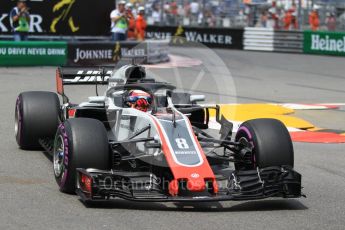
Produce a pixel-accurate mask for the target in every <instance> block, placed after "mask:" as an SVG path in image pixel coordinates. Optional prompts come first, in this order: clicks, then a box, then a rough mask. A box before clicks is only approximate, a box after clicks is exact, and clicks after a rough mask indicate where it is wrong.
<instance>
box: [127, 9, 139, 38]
mask: <svg viewBox="0 0 345 230" xmlns="http://www.w3.org/2000/svg"><path fill="white" fill-rule="evenodd" d="M126 13H127V17H128V32H127V39H129V40H135V39H136V38H137V36H136V32H135V16H134V15H133V4H132V3H127V4H126Z"/></svg>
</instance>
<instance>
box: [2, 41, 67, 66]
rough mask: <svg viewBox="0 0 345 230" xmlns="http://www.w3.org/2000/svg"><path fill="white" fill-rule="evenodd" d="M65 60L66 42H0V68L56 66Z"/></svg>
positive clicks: (63, 63) (62, 63)
mask: <svg viewBox="0 0 345 230" xmlns="http://www.w3.org/2000/svg"><path fill="white" fill-rule="evenodd" d="M66 60H67V43H66V42H34V41H30V42H12V41H0V66H33V65H42V66H44V65H52V66H56V65H65V63H66Z"/></svg>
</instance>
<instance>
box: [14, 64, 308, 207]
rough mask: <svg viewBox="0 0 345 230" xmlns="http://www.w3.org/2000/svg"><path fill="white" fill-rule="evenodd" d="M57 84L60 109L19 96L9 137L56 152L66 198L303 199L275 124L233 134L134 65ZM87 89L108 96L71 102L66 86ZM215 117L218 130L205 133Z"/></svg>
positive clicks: (38, 97) (63, 76)
mask: <svg viewBox="0 0 345 230" xmlns="http://www.w3.org/2000/svg"><path fill="white" fill-rule="evenodd" d="M56 83H57V93H58V94H59V95H60V96H61V101H62V103H61V104H60V99H59V97H58V94H56V93H52V92H41V91H32V92H24V93H21V94H20V95H19V96H18V98H17V102H16V109H15V135H16V140H17V143H18V145H19V146H20V148H22V149H27V150H29V149H38V148H44V150H45V151H46V152H48V153H49V154H51V155H52V161H53V168H54V175H55V178H56V182H57V184H58V186H59V188H60V190H61V191H62V192H66V193H77V194H78V195H79V196H80V197H81V199H82V200H83V201H87V202H91V201H96V200H108V199H114V198H123V199H127V200H133V201H157V202H165V201H173V202H177V201H181V202H201V201H225V200H253V199H263V198H268V197H282V198H297V197H301V196H302V193H301V189H302V187H301V175H300V174H299V173H297V172H296V171H294V169H293V166H294V151H293V145H292V142H291V138H290V135H289V133H288V130H287V129H286V127H285V126H284V125H283V124H282V123H281V122H280V121H278V120H274V119H255V120H249V121H246V122H244V123H243V124H242V125H241V126H240V127H239V129H238V131H237V133H236V134H233V133H232V129H233V124H232V123H231V122H230V121H228V120H227V119H226V118H225V117H224V116H222V115H221V111H220V107H219V106H218V105H214V106H210V105H207V106H206V105H201V104H198V102H200V101H203V100H204V96H203V95H190V94H188V93H181V92H177V91H176V90H175V87H174V86H172V85H170V84H168V83H164V82H158V81H156V80H154V79H152V78H148V77H147V76H146V72H145V69H144V68H143V67H141V66H137V65H126V66H123V67H121V68H120V69H118V70H117V71H112V69H109V68H106V67H100V68H86V69H84V70H82V71H81V70H78V69H74V68H58V69H57V73H56ZM83 84H95V85H96V88H97V85H101V84H102V85H107V86H105V88H107V90H106V92H105V93H104V95H103V96H97V95H98V93H96V96H91V97H89V99H88V101H86V102H83V103H80V104H73V103H71V102H70V99H69V98H68V97H67V95H66V94H65V89H66V85H83ZM142 99H144V101H143V100H142ZM138 101H141V103H140V105H139V103H138ZM137 106H141V107H140V108H139V107H137ZM143 108H144V109H143ZM211 119H214V120H216V122H218V123H219V125H220V130H219V132H218V131H215V130H210V129H209V121H210V120H211Z"/></svg>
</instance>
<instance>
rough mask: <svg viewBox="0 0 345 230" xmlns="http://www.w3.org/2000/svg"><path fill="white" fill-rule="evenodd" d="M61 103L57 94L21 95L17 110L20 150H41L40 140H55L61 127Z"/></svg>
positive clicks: (17, 136) (32, 93) (17, 133)
mask: <svg viewBox="0 0 345 230" xmlns="http://www.w3.org/2000/svg"><path fill="white" fill-rule="evenodd" d="M59 110H60V102H59V98H58V96H57V95H56V94H55V93H52V92H42V91H32V92H24V93H21V94H19V96H18V98H17V101H16V108H15V137H16V141H17V143H18V145H19V147H20V148H22V149H37V148H40V145H39V139H40V138H46V137H51V138H53V137H54V135H55V133H56V130H57V127H58V125H59Z"/></svg>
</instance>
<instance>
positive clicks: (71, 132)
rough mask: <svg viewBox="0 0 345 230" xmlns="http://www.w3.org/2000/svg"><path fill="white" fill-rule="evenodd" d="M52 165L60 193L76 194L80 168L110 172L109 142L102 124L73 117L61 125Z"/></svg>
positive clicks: (56, 138)
mask: <svg viewBox="0 0 345 230" xmlns="http://www.w3.org/2000/svg"><path fill="white" fill-rule="evenodd" d="M53 166H54V175H55V179H56V182H57V184H58V186H59V188H60V191H62V192H65V193H69V194H73V193H75V189H76V177H77V171H76V170H77V168H85V169H87V168H95V169H100V170H109V169H110V154H109V141H108V136H107V131H106V129H105V127H104V125H103V123H102V122H100V121H98V120H95V119H90V118H72V119H68V120H67V121H65V122H64V123H62V124H60V126H59V128H58V130H57V133H56V136H55V141H54V152H53Z"/></svg>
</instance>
